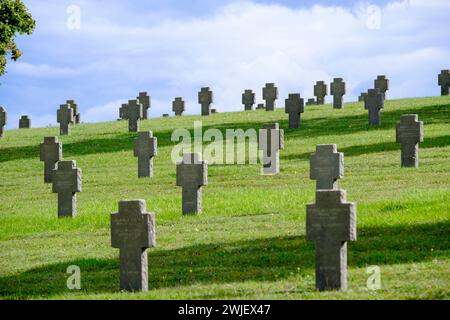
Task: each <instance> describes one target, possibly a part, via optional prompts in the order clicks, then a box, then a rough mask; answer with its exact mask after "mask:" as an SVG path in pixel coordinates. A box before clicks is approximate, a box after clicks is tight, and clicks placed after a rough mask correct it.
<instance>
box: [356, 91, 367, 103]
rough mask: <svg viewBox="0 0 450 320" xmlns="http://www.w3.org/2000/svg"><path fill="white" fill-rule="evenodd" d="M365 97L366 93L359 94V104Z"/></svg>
mask: <svg viewBox="0 0 450 320" xmlns="http://www.w3.org/2000/svg"><path fill="white" fill-rule="evenodd" d="M366 97H367V92H361V94H360V96H359V97H358V101H359V102H364V101H365V99H366Z"/></svg>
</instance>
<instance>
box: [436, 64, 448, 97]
mask: <svg viewBox="0 0 450 320" xmlns="http://www.w3.org/2000/svg"><path fill="white" fill-rule="evenodd" d="M438 85H440V86H441V96H448V95H450V70H442V71H441V73H440V74H439V76H438Z"/></svg>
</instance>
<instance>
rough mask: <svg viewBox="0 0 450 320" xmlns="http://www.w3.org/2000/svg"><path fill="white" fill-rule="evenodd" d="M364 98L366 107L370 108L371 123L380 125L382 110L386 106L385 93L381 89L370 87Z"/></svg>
mask: <svg viewBox="0 0 450 320" xmlns="http://www.w3.org/2000/svg"><path fill="white" fill-rule="evenodd" d="M364 99H365V100H364V109H366V110H369V125H372V126H379V125H380V124H381V117H380V110H381V109H383V108H384V94H383V93H381V92H380V89H369V91H368V92H367V96H366V97H365V98H364Z"/></svg>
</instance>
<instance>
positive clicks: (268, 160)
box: [259, 123, 284, 175]
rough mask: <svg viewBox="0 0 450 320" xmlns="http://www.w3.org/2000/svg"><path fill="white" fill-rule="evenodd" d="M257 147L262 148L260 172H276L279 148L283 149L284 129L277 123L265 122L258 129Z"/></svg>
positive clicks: (278, 165)
mask: <svg viewBox="0 0 450 320" xmlns="http://www.w3.org/2000/svg"><path fill="white" fill-rule="evenodd" d="M259 149H260V150H262V159H263V167H262V174H263V175H274V174H278V173H279V172H280V149H284V130H283V129H280V125H279V124H278V123H266V124H264V125H263V127H262V128H261V129H260V130H259Z"/></svg>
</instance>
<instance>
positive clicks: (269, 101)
mask: <svg viewBox="0 0 450 320" xmlns="http://www.w3.org/2000/svg"><path fill="white" fill-rule="evenodd" d="M277 99H278V88H277V87H276V86H275V84H274V83H266V86H265V87H264V88H263V100H265V101H266V111H274V110H275V101H276V100H277Z"/></svg>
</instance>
